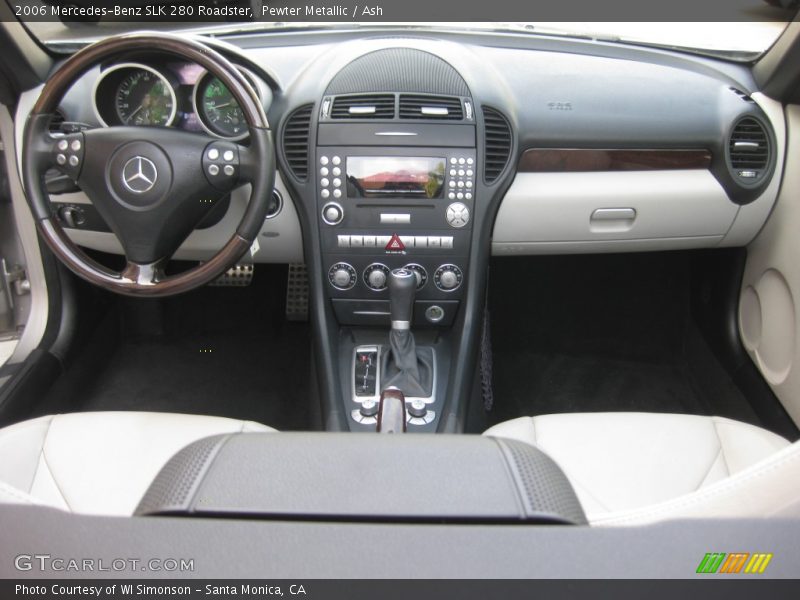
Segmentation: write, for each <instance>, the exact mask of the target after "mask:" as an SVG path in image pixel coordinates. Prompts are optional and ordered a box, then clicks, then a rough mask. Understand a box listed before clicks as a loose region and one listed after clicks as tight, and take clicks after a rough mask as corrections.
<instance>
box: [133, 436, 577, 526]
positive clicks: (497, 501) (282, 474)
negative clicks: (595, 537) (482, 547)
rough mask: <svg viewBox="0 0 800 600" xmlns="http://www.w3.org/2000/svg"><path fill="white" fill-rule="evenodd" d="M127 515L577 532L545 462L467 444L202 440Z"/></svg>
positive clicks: (521, 447) (401, 439)
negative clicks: (562, 527)
mask: <svg viewBox="0 0 800 600" xmlns="http://www.w3.org/2000/svg"><path fill="white" fill-rule="evenodd" d="M136 514H137V515H157V514H173V515H174V514H183V515H195V516H203V515H214V516H230V517H239V516H241V517H261V518H280V519H296V520H345V521H378V522H399V521H403V522H408V521H416V522H431V521H436V522H441V521H453V522H476V523H487V522H489V523H491V522H500V523H508V522H520V521H521V522H530V523H580V524H583V523H586V518H585V516H584V513H583V510H582V508H581V505H580V503H579V501H578V499H577V497H576V495H575V492H574V490H573V489H572V486H571V485H570V483H569V481H568V480H567V478H566V477H565V476H564V474H563V472H562V471H561V469H560V468H559V467H558V465H556V464H555V463H554V462H553V461H552V460H551V459H550V458H549V457H548V456H547V455H545V454H543V453H542V452H540V451H539V450H537V449H536V448H534V447H533V446H529V445H527V444H524V443H521V442H517V441H513V440H505V439H500V438H490V437H481V436H473V435H458V436H456V435H413V434H408V435H396V436H386V435H369V434H360V435H358V434H347V433H242V434H233V435H223V436H214V437H210V438H205V439H202V440H199V441H197V442H194V443H193V444H190V445H189V446H187V447H186V448H184V449H183V450H181V451H180V452H178V453H177V454H176V455H175V456H174V457H173V458H172V459H170V461H169V462H168V463H167V464H166V465H165V466H164V468H163V469H162V470H161V472H160V473H159V474H158V476H157V477H156V479H155V480H154V481H153V483H152V485H151V486H150V489H149V490H148V491H147V493H146V494H145V496H144V498H143V499H142V501H141V503H140V504H139V507H138V509H137V511H136Z"/></svg>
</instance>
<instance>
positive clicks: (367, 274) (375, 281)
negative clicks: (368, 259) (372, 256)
mask: <svg viewBox="0 0 800 600" xmlns="http://www.w3.org/2000/svg"><path fill="white" fill-rule="evenodd" d="M388 281H389V267H387V266H386V265H384V264H381V263H372V264H371V265H369V266H368V267H367V268H366V269H364V283H365V284H366V285H367V287H368V288H369V289H371V290H373V291H375V292H380V291H383V290H385V289H386V286H387V282H388Z"/></svg>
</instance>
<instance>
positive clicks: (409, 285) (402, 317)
mask: <svg viewBox="0 0 800 600" xmlns="http://www.w3.org/2000/svg"><path fill="white" fill-rule="evenodd" d="M416 293H417V276H416V275H415V274H414V271H412V270H410V269H394V270H393V271H392V272H391V274H390V275H389V312H390V313H391V316H392V329H393V330H395V331H405V330H409V329H411V315H412V313H413V311H414V296H415V295H416Z"/></svg>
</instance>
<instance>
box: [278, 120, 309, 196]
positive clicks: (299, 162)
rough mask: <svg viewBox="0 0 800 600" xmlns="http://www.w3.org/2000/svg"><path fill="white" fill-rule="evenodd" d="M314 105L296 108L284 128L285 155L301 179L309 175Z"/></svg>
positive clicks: (293, 171)
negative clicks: (309, 136) (309, 141)
mask: <svg viewBox="0 0 800 600" xmlns="http://www.w3.org/2000/svg"><path fill="white" fill-rule="evenodd" d="M312 110H313V107H312V106H311V105H310V104H308V105H306V106H301V107H300V108H298V109H297V110H295V111H294V112H293V113H292V114H291V115H290V116H289V118H288V119H287V120H286V125H285V126H284V128H283V155H284V156H285V157H286V162H287V163H289V168H290V169H291V170H292V173H294V176H295V177H297V178H298V179H299V180H301V181H305V180H306V178H307V177H308V135H309V129H310V128H311V113H312Z"/></svg>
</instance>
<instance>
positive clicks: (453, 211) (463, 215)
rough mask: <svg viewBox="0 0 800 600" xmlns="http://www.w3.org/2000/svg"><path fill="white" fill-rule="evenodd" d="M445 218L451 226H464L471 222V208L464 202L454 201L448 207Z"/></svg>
mask: <svg viewBox="0 0 800 600" xmlns="http://www.w3.org/2000/svg"><path fill="white" fill-rule="evenodd" d="M445 218H446V219H447V223H448V224H449V225H450V226H451V227H456V228H458V227H464V225H466V224H467V223H469V209H468V208H467V206H466V205H465V204H464V203H463V202H453V204H451V205H450V206H448V207H447V211H446V212H445Z"/></svg>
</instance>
